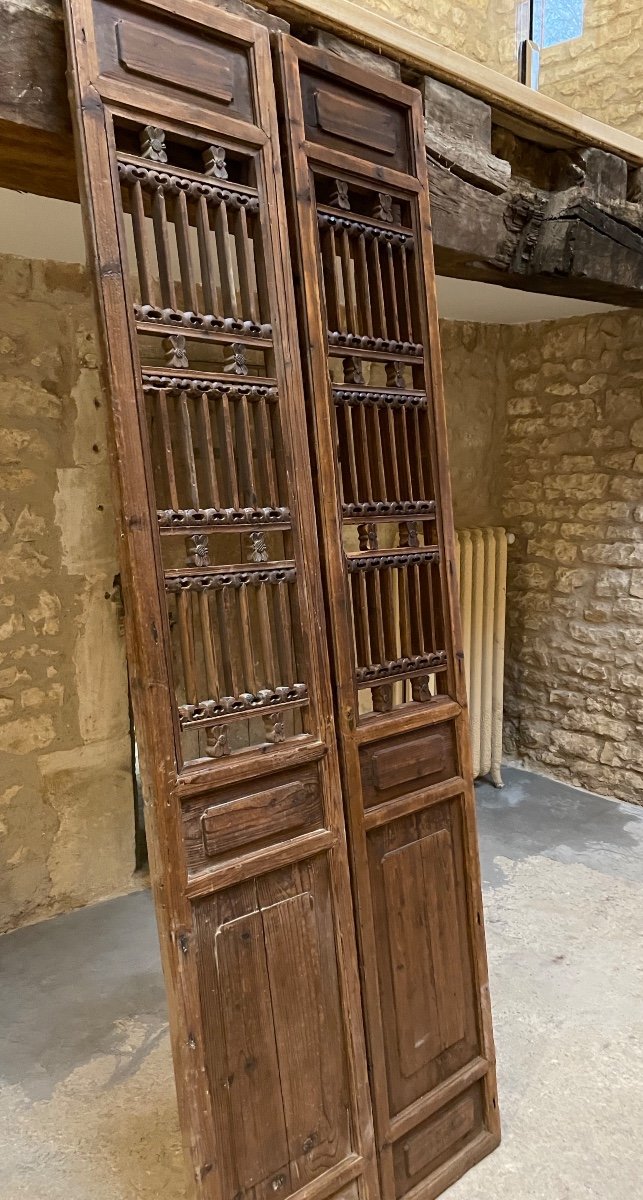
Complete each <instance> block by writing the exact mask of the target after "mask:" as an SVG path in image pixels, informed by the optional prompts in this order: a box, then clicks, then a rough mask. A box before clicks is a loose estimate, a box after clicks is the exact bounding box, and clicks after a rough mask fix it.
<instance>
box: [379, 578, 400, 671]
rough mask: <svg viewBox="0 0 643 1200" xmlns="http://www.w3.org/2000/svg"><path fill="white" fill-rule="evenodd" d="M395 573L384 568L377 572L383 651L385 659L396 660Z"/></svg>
mask: <svg viewBox="0 0 643 1200" xmlns="http://www.w3.org/2000/svg"><path fill="white" fill-rule="evenodd" d="M396 573H397V572H396V571H395V570H393V569H392V568H391V569H389V568H386V569H385V570H382V571H377V572H376V575H377V576H378V578H379V580H380V590H381V594H382V617H383V621H384V651H385V654H386V657H387V659H395V658H398V657H399V655H398V637H397V634H398V621H397V604H396V580H395V578H394V577H395V575H396Z"/></svg>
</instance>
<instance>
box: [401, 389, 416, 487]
mask: <svg viewBox="0 0 643 1200" xmlns="http://www.w3.org/2000/svg"><path fill="white" fill-rule="evenodd" d="M407 412H408V408H407V407H406V406H403V407H401V408H399V409H398V434H399V437H398V442H397V449H398V454H399V458H398V463H399V468H400V481H401V484H402V492H403V497H402V498H403V499H404V500H413V499H414V494H413V480H412V479H411V460H410V456H409V439H408V433H407V428H406V421H407Z"/></svg>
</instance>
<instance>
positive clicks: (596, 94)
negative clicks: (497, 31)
mask: <svg viewBox="0 0 643 1200" xmlns="http://www.w3.org/2000/svg"><path fill="white" fill-rule="evenodd" d="M642 45H643V4H641V0H585V22H584V29H583V36H582V37H580V38H574V39H573V40H572V41H569V42H563V43H561V45H559V46H550V47H548V48H547V49H545V50H543V52H542V55H541V60H540V90H541V92H545V93H546V94H547V95H548V96H554V97H555V98H556V99H557V100H562V101H563V102H564V103H565V104H569V105H571V107H572V108H578V109H580V110H581V112H584V113H587V115H588V116H591V117H596V118H597V119H598V120H599V121H607V122H608V124H610V125H615V126H616V127H617V128H618V129H626V130H627V131H628V132H629V133H633V134H636V135H637V136H638V137H641V136H643V111H642V110H641V94H640V93H641V57H642V55H643V50H642V48H641V47H642Z"/></svg>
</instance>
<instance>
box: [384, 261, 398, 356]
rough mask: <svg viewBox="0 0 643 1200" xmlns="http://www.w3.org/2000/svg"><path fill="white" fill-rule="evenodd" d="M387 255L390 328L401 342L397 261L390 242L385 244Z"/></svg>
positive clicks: (387, 293) (387, 294)
mask: <svg viewBox="0 0 643 1200" xmlns="http://www.w3.org/2000/svg"><path fill="white" fill-rule="evenodd" d="M384 253H385V257H386V277H387V287H386V296H387V299H388V307H389V329H391V330H392V332H393V337H394V338H395V339H396V340H397V341H398V342H399V340H400V321H399V316H398V311H397V287H396V284H395V262H394V260H393V247H392V245H391V243H390V242H387V243H386V246H385V251H384Z"/></svg>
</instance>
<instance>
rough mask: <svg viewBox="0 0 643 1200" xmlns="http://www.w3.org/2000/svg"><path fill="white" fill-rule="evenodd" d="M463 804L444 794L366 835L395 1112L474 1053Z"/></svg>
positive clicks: (475, 1032)
mask: <svg viewBox="0 0 643 1200" xmlns="http://www.w3.org/2000/svg"><path fill="white" fill-rule="evenodd" d="M461 803H462V802H461V799H460V797H456V798H455V799H454V800H446V801H442V802H441V803H438V804H435V805H432V806H431V807H430V808H428V809H424V810H421V811H420V812H419V813H417V814H414V815H412V816H410V817H405V818H403V819H401V820H398V821H393V822H392V823H391V824H390V825H387V826H384V827H380V828H378V829H376V830H373V831H372V832H371V833H370V834H369V837H368V851H369V861H370V864H371V883H372V889H373V903H374V906H375V915H376V920H377V929H378V934H377V958H378V972H379V976H380V986H381V993H382V1003H383V1006H384V1011H385V1018H386V1022H387V1028H388V1030H389V1036H388V1037H387V1041H386V1059H387V1078H388V1090H389V1102H390V1106H391V1112H393V1113H399V1112H401V1111H403V1110H404V1109H405V1108H407V1107H408V1106H409V1105H410V1104H412V1103H413V1102H414V1101H416V1100H418V1098H419V1097H420V1096H422V1095H423V1094H424V1093H426V1092H430V1091H432V1090H433V1088H435V1087H436V1086H437V1085H438V1084H440V1083H442V1082H444V1081H445V1080H446V1079H448V1078H449V1076H450V1075H452V1074H453V1073H454V1072H455V1071H458V1070H460V1069H461V1068H462V1067H464V1066H465V1065H466V1064H467V1063H468V1062H471V1060H472V1059H474V1058H475V1057H476V1056H477V1055H478V1054H479V1053H480V1041H479V1034H478V1030H477V1024H476V1015H475V996H474V992H473V988H472V984H471V978H470V971H469V957H468V955H469V948H468V940H469V939H468V933H467V917H466V901H465V892H464V888H465V884H464V880H463V875H464V858H463V847H462V818H461Z"/></svg>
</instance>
